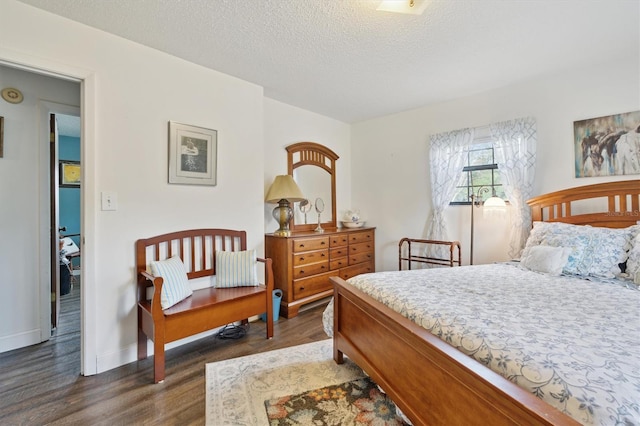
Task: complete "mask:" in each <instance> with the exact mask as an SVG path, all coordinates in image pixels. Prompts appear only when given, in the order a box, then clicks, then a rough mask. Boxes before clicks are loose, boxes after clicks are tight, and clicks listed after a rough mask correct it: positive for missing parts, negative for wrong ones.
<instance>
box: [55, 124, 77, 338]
mask: <svg viewBox="0 0 640 426" xmlns="http://www.w3.org/2000/svg"><path fill="white" fill-rule="evenodd" d="M50 123H51V124H50V126H51V133H52V134H53V135H54V144H53V145H54V149H55V150H56V152H55V153H52V154H53V157H54V158H57V163H55V162H52V166H51V167H52V170H50V175H51V181H52V182H53V183H54V185H52V186H53V188H52V200H51V209H52V214H51V217H52V218H53V219H52V220H53V222H54V223H55V222H57V223H58V225H57V229H58V235H57V236H56V239H55V240H57V241H60V243H59V244H58V245H56V244H55V242H56V241H54V244H53V245H52V248H51V249H52V258H55V259H58V262H57V267H58V271H56V272H57V273H56V275H54V274H53V273H52V286H51V288H52V293H53V292H55V293H56V297H55V303H52V304H51V311H52V315H51V325H52V337H60V336H61V335H68V334H71V333H79V332H80V301H81V297H80V284H81V273H80V272H81V263H82V256H81V254H82V252H81V247H82V237H81V229H82V227H81V215H80V212H81V190H80V186H81V163H80V158H81V156H80V146H81V143H80V117H79V116H75V115H66V114H51V116H50ZM53 229H56V228H55V227H54V228H53ZM56 278H57V282H56Z"/></svg>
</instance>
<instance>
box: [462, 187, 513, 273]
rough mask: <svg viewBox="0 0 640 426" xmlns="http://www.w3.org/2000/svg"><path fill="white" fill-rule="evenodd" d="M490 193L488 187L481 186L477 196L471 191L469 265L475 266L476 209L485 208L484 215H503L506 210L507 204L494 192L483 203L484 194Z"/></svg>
mask: <svg viewBox="0 0 640 426" xmlns="http://www.w3.org/2000/svg"><path fill="white" fill-rule="evenodd" d="M487 192H489V188H488V187H486V186H481V187H480V188H478V192H477V193H476V194H474V193H473V191H471V195H470V196H469V199H470V200H471V244H470V251H469V265H473V224H474V223H475V219H474V215H473V212H474V210H475V208H474V207H480V206H484V207H483V213H484V214H485V215H486V214H487V213H488V212H489V210H490V211H491V212H501V213H503V212H504V211H505V208H506V206H507V205H506V203H505V202H504V200H503V199H502V198H500V197H497V196H496V191H495V190H494V191H493V195H492V196H491V197H489V198H488V199H487V200H486V201H484V202H483V201H482V194H484V193H487Z"/></svg>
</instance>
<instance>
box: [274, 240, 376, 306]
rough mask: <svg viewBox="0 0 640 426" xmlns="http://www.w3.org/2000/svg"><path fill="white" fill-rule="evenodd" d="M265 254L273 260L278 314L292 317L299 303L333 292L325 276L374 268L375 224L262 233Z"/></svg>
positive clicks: (320, 297) (300, 304)
mask: <svg viewBox="0 0 640 426" xmlns="http://www.w3.org/2000/svg"><path fill="white" fill-rule="evenodd" d="M265 257H267V258H271V259H272V260H273V275H274V281H275V286H274V288H279V289H281V290H282V293H283V296H282V302H281V304H280V314H281V315H282V316H284V317H285V318H292V317H295V316H296V315H298V311H299V309H300V307H301V306H303V305H305V304H308V303H311V302H315V301H316V300H320V299H323V298H325V297H328V296H331V295H332V294H333V285H332V283H331V281H329V277H335V276H339V277H340V278H342V279H344V280H346V279H349V278H351V277H354V276H356V275H359V274H363V273H367V272H374V271H375V228H370V227H367V228H364V227H363V228H349V229H346V228H331V229H325V231H324V232H323V233H317V232H313V231H301V232H293V233H292V234H291V236H288V237H280V236H275V235H273V234H266V235H265Z"/></svg>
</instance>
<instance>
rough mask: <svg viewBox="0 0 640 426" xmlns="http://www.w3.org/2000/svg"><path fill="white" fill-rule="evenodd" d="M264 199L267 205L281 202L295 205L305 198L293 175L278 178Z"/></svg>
mask: <svg viewBox="0 0 640 426" xmlns="http://www.w3.org/2000/svg"><path fill="white" fill-rule="evenodd" d="M264 199H265V201H266V202H267V203H278V202H279V201H280V200H288V201H290V202H293V203H295V202H297V201H302V200H304V199H305V198H304V195H302V191H300V188H298V185H297V184H296V182H295V181H294V180H293V177H292V176H291V175H279V176H276V178H275V180H274V181H273V183H272V184H271V187H270V188H269V191H267V196H266V197H265V198H264Z"/></svg>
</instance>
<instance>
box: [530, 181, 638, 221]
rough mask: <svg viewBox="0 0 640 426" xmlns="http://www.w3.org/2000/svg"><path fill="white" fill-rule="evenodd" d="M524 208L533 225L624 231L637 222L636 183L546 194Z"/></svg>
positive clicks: (587, 186) (607, 184)
mask: <svg viewBox="0 0 640 426" xmlns="http://www.w3.org/2000/svg"><path fill="white" fill-rule="evenodd" d="M584 202H586V204H583V203H584ZM527 204H528V205H529V206H530V207H531V219H532V220H533V221H534V222H535V221H545V222H565V223H572V224H575V225H592V226H603V227H607V228H626V227H627V226H631V225H635V224H636V222H638V221H640V179H636V180H623V181H616V182H607V183H597V184H594V185H585V186H578V187H575V188H570V189H564V190H562V191H556V192H550V193H548V194H544V195H540V196H538V197H534V198H532V199H530V200H528V201H527ZM594 206H595V211H594V210H593V207H594ZM582 210H584V212H583V211H582Z"/></svg>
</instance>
